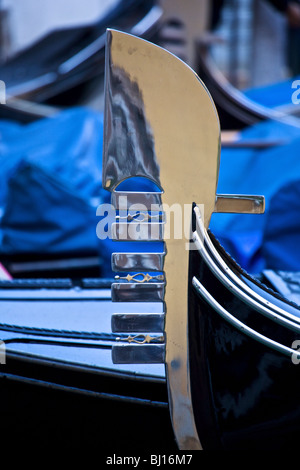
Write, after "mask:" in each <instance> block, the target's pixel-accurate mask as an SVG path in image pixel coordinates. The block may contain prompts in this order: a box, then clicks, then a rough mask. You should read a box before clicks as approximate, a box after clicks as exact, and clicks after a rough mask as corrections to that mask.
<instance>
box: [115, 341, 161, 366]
mask: <svg viewBox="0 0 300 470" xmlns="http://www.w3.org/2000/svg"><path fill="white" fill-rule="evenodd" d="M112 361H113V363H114V364H163V363H164V361H165V345H164V344H128V345H126V344H124V345H118V346H113V348H112Z"/></svg>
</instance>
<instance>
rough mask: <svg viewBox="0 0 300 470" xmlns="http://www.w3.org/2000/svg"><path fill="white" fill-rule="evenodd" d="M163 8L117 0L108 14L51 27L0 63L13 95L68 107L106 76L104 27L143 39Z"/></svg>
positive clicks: (153, 30)
mask: <svg viewBox="0 0 300 470" xmlns="http://www.w3.org/2000/svg"><path fill="white" fill-rule="evenodd" d="M161 15H162V9H161V8H160V7H159V6H158V5H157V3H156V2H155V1H151V0H150V1H146V2H145V1H140V0H133V1H131V0H130V1H118V2H117V4H114V5H113V7H111V8H110V9H109V11H108V12H107V11H106V12H105V14H104V17H100V18H99V19H97V20H96V21H95V22H94V23H93V24H89V25H85V26H82V27H73V28H66V29H57V30H54V31H50V32H49V33H47V34H46V35H45V36H43V37H42V38H40V39H38V40H37V41H36V42H35V43H34V44H31V45H29V46H28V47H27V48H26V49H24V50H21V51H20V52H18V53H17V54H15V55H14V56H12V57H11V58H9V59H7V60H6V61H5V62H4V63H2V64H1V66H0V76H1V80H2V81H3V82H4V83H5V85H6V95H7V103H9V100H10V99H17V98H18V99H22V100H26V101H29V102H36V103H44V104H45V103H48V104H52V105H55V106H67V105H72V106H74V104H76V103H78V101H79V99H80V98H82V96H83V94H84V92H85V90H86V87H87V85H91V83H93V80H95V79H97V81H98V85H99V81H100V80H101V79H102V78H103V67H104V52H105V29H106V28H107V27H109V26H111V27H117V28H119V29H121V30H124V31H127V32H131V33H133V34H136V35H138V36H141V37H144V38H148V39H150V38H153V37H154V35H155V33H156V32H157V28H158V24H159V19H160V17H161Z"/></svg>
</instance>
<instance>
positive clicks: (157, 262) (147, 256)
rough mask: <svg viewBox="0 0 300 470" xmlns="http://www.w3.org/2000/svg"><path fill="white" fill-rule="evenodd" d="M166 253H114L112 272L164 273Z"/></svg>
mask: <svg viewBox="0 0 300 470" xmlns="http://www.w3.org/2000/svg"><path fill="white" fill-rule="evenodd" d="M164 257H165V253H113V254H112V262H111V263H112V270H113V271H117V272H118V271H121V272H124V271H125V272H126V271H127V272H128V271H129V272H130V271H135V272H136V271H150V272H152V271H160V272H161V271H163V269H164Z"/></svg>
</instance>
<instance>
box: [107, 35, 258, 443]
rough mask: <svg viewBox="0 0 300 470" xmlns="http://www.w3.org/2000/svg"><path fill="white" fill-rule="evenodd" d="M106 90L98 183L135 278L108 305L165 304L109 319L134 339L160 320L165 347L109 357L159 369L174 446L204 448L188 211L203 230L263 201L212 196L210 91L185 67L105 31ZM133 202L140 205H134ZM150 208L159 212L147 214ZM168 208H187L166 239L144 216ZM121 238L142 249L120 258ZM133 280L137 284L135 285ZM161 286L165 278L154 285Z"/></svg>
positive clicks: (116, 263)
mask: <svg viewBox="0 0 300 470" xmlns="http://www.w3.org/2000/svg"><path fill="white" fill-rule="evenodd" d="M105 84H106V85H105V120H104V146H103V186H104V187H105V188H106V189H108V190H109V191H110V192H111V193H112V202H113V204H114V206H115V208H116V210H118V211H120V213H119V214H117V216H119V218H118V219H116V222H114V223H113V234H114V239H115V240H117V241H116V253H114V254H113V255H112V267H113V270H114V271H115V272H118V271H119V272H121V273H124V272H125V273H126V271H129V272H130V273H132V274H128V275H126V274H124V275H120V274H117V280H118V282H114V283H113V284H112V290H111V292H112V300H113V301H114V302H144V303H145V305H146V303H147V302H160V303H161V304H162V307H163V308H162V309H163V313H162V314H161V315H160V316H159V318H158V319H157V322H155V321H154V319H153V317H151V318H150V316H148V315H147V313H146V317H145V314H142V313H141V314H136V315H135V316H134V317H133V316H132V315H130V314H129V315H128V316H126V314H124V315H125V316H122V317H117V316H115V315H114V316H113V319H112V326H113V327H114V328H117V331H118V332H126V333H127V334H128V333H130V335H131V337H132V338H134V337H135V334H138V333H143V334H146V336H145V338H147V337H148V336H147V335H149V338H150V337H153V336H155V335H154V333H155V331H151V329H149V328H150V327H151V325H152V326H153V328H156V327H157V325H161V321H162V316H163V318H164V336H161V340H162V341H163V343H161V344H154V343H153V341H154V340H152V341H151V342H150V343H149V344H132V343H130V344H127V345H126V344H122V345H121V344H120V345H116V346H114V347H113V360H114V361H115V362H118V363H128V362H129V363H136V362H144V363H146V362H160V361H164V362H165V365H166V377H167V383H168V393H169V407H170V414H171V420H172V425H173V429H174V433H175V436H176V440H177V443H178V446H179V448H180V449H190V450H193V449H201V448H202V447H201V443H200V441H199V436H198V433H197V430H196V426H195V422H194V415H193V406H192V397H191V387H190V372H189V347H188V268H189V250H188V249H187V246H189V241H190V239H191V228H192V227H191V215H192V209H191V208H192V204H193V203H197V204H199V205H201V206H202V207H204V227H205V229H207V228H208V226H209V222H210V218H211V215H212V213H213V212H214V211H215V210H217V211H218V212H220V210H221V206H222V205H223V208H224V209H226V211H228V210H229V204H228V203H229V202H231V203H232V202H233V203H234V209H235V210H236V209H238V210H241V209H242V210H245V207H244V206H243V204H246V206H247V207H246V212H261V210H262V204H263V202H262V199H260V198H258V197H254V198H253V197H248V196H247V198H245V197H243V199H242V200H238V199H236V197H234V196H230V198H227V199H226V198H225V197H223V196H220V198H218V197H217V198H216V188H217V181H218V173H219V157H220V126H219V119H218V115H217V112H216V109H215V106H214V103H213V101H212V99H211V97H210V95H209V93H208V92H207V89H206V88H205V86H204V85H203V83H202V82H201V80H200V79H199V77H198V76H197V75H196V74H195V73H194V72H193V70H192V69H191V68H189V67H188V66H187V65H186V64H185V63H184V62H182V61H181V60H179V59H178V58H176V57H175V56H173V55H172V54H170V53H169V52H167V51H166V50H164V49H162V48H160V47H157V46H155V45H153V44H150V43H149V42H147V41H144V40H141V39H138V38H136V37H133V36H131V35H128V34H124V33H120V32H118V31H114V30H109V31H108V32H107V48H106V79H105ZM154 84H155V86H154ZM132 177H145V178H147V179H148V180H150V181H152V182H153V183H154V184H155V185H156V187H157V188H158V190H157V191H154V192H148V193H147V192H140V191H136V192H135V191H134V190H132V192H123V191H118V185H119V184H120V183H121V182H122V181H124V180H126V179H129V178H132ZM224 199H226V201H225V202H226V204H225V207H224V204H223V203H224ZM216 201H217V203H216ZM243 201H244V202H243ZM257 201H258V202H259V204H258V207H257V208H255V205H256V204H257ZM135 204H144V207H143V208H141V207H140V206H139V208H137V207H132V206H133V205H135ZM153 204H157V205H158V206H159V207H156V208H155V209H153ZM249 204H250V206H249ZM175 205H176V206H177V207H180V208H181V209H183V208H185V207H189V213H188V221H187V222H188V223H187V224H186V221H184V222H185V226H186V225H187V226H188V228H189V230H188V234H186V233H185V238H184V236H181V237H177V236H176V230H174V229H175V228H177V227H176V221H175V220H174V221H173V220H166V224H167V223H168V224H170V227H169V226H168V229H169V231H168V236H167V235H166V232H167V231H166V230H163V229H164V226H165V228H166V224H164V223H157V222H156V221H155V220H154V219H153V220H152V219H151V215H157V214H158V213H159V214H162V213H164V214H165V216H166V218H167V214H168V212H167V210H166V208H172V207H174V206H175ZM249 207H250V209H251V210H250V209H249ZM162 208H164V210H161V209H162ZM254 208H255V209H254ZM121 211H122V213H121ZM138 212H142V215H141V214H139V215H141V219H142V220H143V218H144V216H145V214H148V215H149V217H147V216H146V218H147V220H148V223H146V222H143V221H142V220H139V219H138V218H136V217H137V216H135V214H136V213H138ZM186 215H187V214H185V216H186ZM132 216H134V217H133V218H132ZM124 217H125V219H124ZM130 217H131V219H130ZM168 217H169V216H168ZM170 219H171V217H170ZM121 220H125V221H126V222H121ZM129 220H131V221H129ZM153 233H155V235H153ZM118 240H126V241H128V240H134V241H138V242H140V241H143V240H146V241H147V243H148V245H149V250H147V251H148V252H147V253H140V252H137V253H124V252H120V253H118ZM157 240H160V241H163V242H164V248H163V250H162V252H161V253H159V252H158V250H157V249H155V246H157V243H156V242H157ZM155 243H156V245H154V244H155ZM151 245H152V248H153V249H151ZM137 251H142V250H137ZM151 251H153V253H151ZM152 272H160V273H163V274H164V277H163V278H161V277H159V278H157V276H155V275H153V274H152ZM137 276H140V280H141V281H142V282H136V280H137V279H136V278H137ZM149 276H151V278H150V277H149ZM152 276H153V277H152ZM158 276H162V274H158ZM158 279H163V280H162V282H157V280H158ZM164 279H165V280H164ZM154 280H155V282H153V281H154ZM126 281H127V282H126ZM134 281H135V282H134ZM147 281H151V282H147ZM155 325H156V326H155ZM131 326H132V329H130V328H131ZM143 328H145V331H142V329H143ZM145 341H146V340H145Z"/></svg>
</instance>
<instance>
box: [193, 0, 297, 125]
mask: <svg viewBox="0 0 300 470" xmlns="http://www.w3.org/2000/svg"><path fill="white" fill-rule="evenodd" d="M271 4H273V5H275V7H277V6H278V8H279V4H278V2H250V3H249V4H248V5H244V6H243V5H242V4H240V5H237V6H236V7H237V8H236V9H233V10H231V11H230V12H229V10H228V2H227V3H226V2H224V1H221V2H215V4H214V6H213V11H212V19H211V21H210V24H209V25H208V27H207V30H206V31H205V32H204V34H203V35H202V36H201V37H200V38H199V39H198V41H197V44H196V50H197V52H196V54H197V58H198V62H197V65H196V68H195V70H196V72H197V73H198V75H199V76H200V77H201V79H202V80H203V81H204V83H205V84H206V86H207V88H208V90H209V92H210V93H211V95H212V97H213V99H214V102H215V104H216V107H217V110H218V114H219V118H220V121H221V124H222V129H225V128H227V129H242V128H245V127H246V126H249V125H253V124H254V123H258V122H261V121H264V120H270V119H272V120H276V119H280V120H284V119H286V120H287V122H289V121H292V120H293V117H294V116H297V117H299V110H298V107H297V106H295V104H294V103H293V102H292V99H291V94H292V93H290V90H291V89H292V87H293V82H294V81H295V80H296V79H297V78H298V77H297V73H296V72H295V73H293V72H292V71H289V64H288V59H287V58H284V59H283V58H279V57H280V54H283V51H285V49H286V48H287V42H288V39H287V38H286V37H285V38H284V39H281V40H282V42H283V43H284V45H282V44H280V41H279V39H278V40H277V38H282V36H287V31H286V30H287V26H286V25H285V26H283V19H280V18H279V17H277V16H276V11H274V9H272V7H271V6H270V5H271ZM229 9H230V7H229ZM277 15H278V12H277ZM229 16H230V17H229ZM268 18H269V21H270V23H269V29H268V26H267V25H265V27H266V29H265V30H264V26H263V25H264V21H265V22H266V23H267V22H268ZM271 18H272V19H271ZM279 19H280V21H279ZM281 20H282V21H281ZM243 22H244V23H243ZM272 22H273V23H274V25H275V24H276V25H277V26H278V30H277V33H276V34H277V38H276V39H274V41H275V43H276V45H275V44H274V47H275V49H276V52H275V50H274V51H273V50H272V46H271V37H272V34H274V35H275V26H271V24H272ZM224 25H225V27H224ZM224 29H225V31H224ZM267 30H268V33H267V32H266V31H267ZM246 35H248V36H247V38H246ZM259 37H260V39H261V41H262V44H259ZM264 40H266V43H265V44H264ZM237 44H241V49H239V50H238V49H237ZM243 44H244V46H243ZM245 44H247V47H245ZM264 46H266V47H265V49H266V50H265V52H264V55H265V58H264V59H262V58H260V59H258V61H259V60H260V61H261V65H260V68H261V72H262V75H263V71H264V65H263V61H265V63H266V62H268V60H271V56H272V55H273V54H275V56H274V57H276V59H275V60H272V62H273V61H274V62H276V60H277V62H276V63H277V69H278V70H277V71H276V69H275V68H274V69H272V72H269V78H268V79H267V78H266V73H265V76H263V77H261V78H257V77H256V80H255V84H253V83H252V81H251V77H248V75H251V72H250V73H249V71H248V70H247V69H248V67H249V64H251V67H250V69H255V67H256V65H255V63H256V59H257V55H259V54H260V53H259V51H262V50H264ZM218 47H220V48H223V54H221V64H222V62H223V60H224V59H222V57H227V64H226V66H225V68H227V69H228V70H227V71H224V64H222V65H221V66H219V64H218V60H219V58H220V57H219V54H218ZM284 55H287V53H286V54H284ZM277 56H278V57H277ZM273 59H274V58H273ZM281 61H282V62H284V65H283V64H282V63H281ZM239 62H241V64H240V66H241V70H242V72H241V77H240V78H239V79H238V78H237V77H235V78H234V77H232V78H233V80H231V74H233V75H235V74H238V68H239ZM245 63H246V64H248V65H246V66H245ZM281 69H282V70H281ZM272 73H275V75H276V76H277V78H276V76H275V77H273V76H272ZM244 75H245V76H244ZM256 75H259V72H256ZM294 75H295V76H294ZM236 80H238V81H239V82H240V83H239V84H236V83H235V82H236ZM257 81H258V82H259V83H260V84H257V83H256V82H257ZM265 82H267V83H265Z"/></svg>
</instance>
